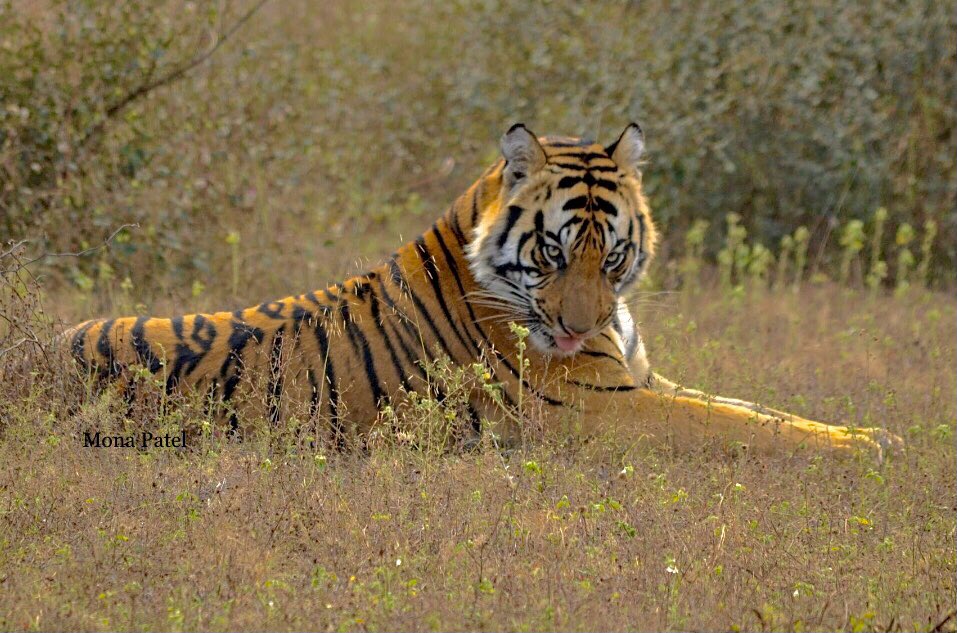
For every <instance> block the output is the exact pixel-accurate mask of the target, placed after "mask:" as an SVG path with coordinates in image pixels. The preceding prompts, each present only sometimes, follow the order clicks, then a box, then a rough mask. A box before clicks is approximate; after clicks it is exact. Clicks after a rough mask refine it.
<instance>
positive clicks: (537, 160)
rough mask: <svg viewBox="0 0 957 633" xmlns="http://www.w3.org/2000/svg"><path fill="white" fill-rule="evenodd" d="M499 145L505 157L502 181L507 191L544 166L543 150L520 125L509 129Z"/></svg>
mask: <svg viewBox="0 0 957 633" xmlns="http://www.w3.org/2000/svg"><path fill="white" fill-rule="evenodd" d="M499 144H500V145H501V147H502V156H503V157H505V171H504V172H503V173H502V180H503V183H504V185H505V188H506V190H508V191H512V190H513V189H514V188H515V186H516V185H517V184H519V183H520V182H522V181H523V180H525V179H526V178H528V177H529V176H531V175H532V174H534V173H536V172H538V170H539V169H541V168H542V167H544V166H545V150H543V149H542V146H541V144H539V142H538V139H537V138H535V135H534V134H532V133H531V132H529V131H528V128H526V127H525V125H524V124H522V123H516V124H515V125H513V126H512V127H510V128H509V129H508V132H506V133H505V134H504V135H503V136H502V140H501V141H500V142H499Z"/></svg>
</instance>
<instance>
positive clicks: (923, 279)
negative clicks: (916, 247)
mask: <svg viewBox="0 0 957 633" xmlns="http://www.w3.org/2000/svg"><path fill="white" fill-rule="evenodd" d="M936 237H937V222H935V221H934V220H927V221H926V222H924V239H923V241H921V244H920V264H918V265H917V280H918V281H919V282H920V283H921V285H922V286H923V287H924V288H928V287H930V264H931V257H932V255H933V249H934V238H936Z"/></svg>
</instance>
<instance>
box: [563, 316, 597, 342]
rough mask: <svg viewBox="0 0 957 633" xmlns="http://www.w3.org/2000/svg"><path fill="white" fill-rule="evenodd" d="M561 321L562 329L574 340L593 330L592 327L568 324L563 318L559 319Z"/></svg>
mask: <svg viewBox="0 0 957 633" xmlns="http://www.w3.org/2000/svg"><path fill="white" fill-rule="evenodd" d="M559 321H560V322H561V325H562V328H564V330H565V331H566V332H568V334H569V335H570V336H572V337H574V338H581V337H582V336H584V335H585V334H587V333H588V332H589V331H590V330H591V328H590V327H587V326H582V325H580V324H578V323H566V322H565V320H564V319H561V318H559Z"/></svg>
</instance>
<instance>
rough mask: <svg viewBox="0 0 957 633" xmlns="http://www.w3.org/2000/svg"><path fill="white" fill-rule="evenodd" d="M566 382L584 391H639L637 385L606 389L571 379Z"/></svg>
mask: <svg viewBox="0 0 957 633" xmlns="http://www.w3.org/2000/svg"><path fill="white" fill-rule="evenodd" d="M565 382H567V383H568V384H570V385H575V386H576V387H581V388H582V389H588V390H589V391H621V392H625V391H634V390H635V389H638V387H637V386H635V385H611V386H608V387H604V386H602V385H590V384H588V383H585V382H579V381H577V380H572V379H570V378H569V379H568V380H566V381H565Z"/></svg>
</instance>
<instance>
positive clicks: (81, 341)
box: [70, 321, 98, 370]
mask: <svg viewBox="0 0 957 633" xmlns="http://www.w3.org/2000/svg"><path fill="white" fill-rule="evenodd" d="M97 323H98V321H87V322H86V323H84V324H83V325H82V326H80V329H79V330H77V331H76V333H74V334H73V339H72V340H71V341H70V353H71V354H73V358H75V359H76V360H77V362H78V363H79V364H80V366H81V367H82V368H83V369H84V370H89V369H90V363H89V361H87V359H86V333H87V332H89V331H90V328H91V327H93V326H94V325H96V324H97Z"/></svg>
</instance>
